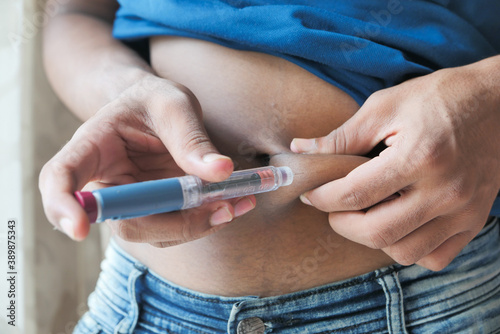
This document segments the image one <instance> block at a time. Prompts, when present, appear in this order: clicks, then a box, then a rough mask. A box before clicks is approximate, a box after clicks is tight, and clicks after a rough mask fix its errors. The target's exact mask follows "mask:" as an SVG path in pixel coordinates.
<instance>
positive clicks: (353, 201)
mask: <svg viewBox="0 0 500 334" xmlns="http://www.w3.org/2000/svg"><path fill="white" fill-rule="evenodd" d="M343 202H344V203H345V204H346V205H347V207H348V208H349V209H352V210H362V209H365V208H367V207H369V206H370V205H371V203H370V200H369V197H368V196H367V194H366V192H365V191H363V190H360V189H351V190H350V191H348V192H347V194H346V195H345V196H344V198H343Z"/></svg>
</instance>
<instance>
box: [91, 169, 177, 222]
mask: <svg viewBox="0 0 500 334" xmlns="http://www.w3.org/2000/svg"><path fill="white" fill-rule="evenodd" d="M92 194H93V195H94V197H95V199H96V201H97V202H98V206H99V211H100V212H99V213H98V218H97V222H102V221H105V220H106V219H114V220H116V219H129V218H135V217H141V216H147V215H153V214H157V213H162V212H171V211H177V210H180V209H182V207H183V206H184V196H183V191H182V186H181V182H180V181H179V179H178V178H171V179H163V180H156V181H148V182H140V183H132V184H126V185H121V186H116V187H109V188H104V189H99V190H94V191H92Z"/></svg>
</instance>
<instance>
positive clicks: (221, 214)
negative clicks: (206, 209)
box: [210, 207, 233, 226]
mask: <svg viewBox="0 0 500 334" xmlns="http://www.w3.org/2000/svg"><path fill="white" fill-rule="evenodd" d="M231 220H233V215H232V214H231V212H229V210H228V209H227V208H226V207H222V208H219V209H217V210H216V211H215V212H214V213H213V214H212V215H211V216H210V225H212V226H217V225H220V224H224V223H229V222H230V221H231Z"/></svg>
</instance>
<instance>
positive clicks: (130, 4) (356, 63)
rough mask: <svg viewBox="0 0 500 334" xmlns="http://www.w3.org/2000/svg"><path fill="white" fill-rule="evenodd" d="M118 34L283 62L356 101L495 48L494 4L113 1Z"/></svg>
mask: <svg viewBox="0 0 500 334" xmlns="http://www.w3.org/2000/svg"><path fill="white" fill-rule="evenodd" d="M119 2H120V5H121V8H120V9H119V10H118V12H117V15H116V20H115V25H114V31H113V34H114V36H115V37H116V38H119V39H129V40H130V39H138V38H144V37H149V36H153V35H176V36H185V37H192V38H197V39H203V40H207V41H211V42H215V43H218V44H221V45H224V46H227V47H231V48H235V49H240V50H252V51H258V52H264V53H268V54H272V55H275V56H279V57H282V58H285V59H287V60H289V61H291V62H293V63H295V64H298V65H299V66H302V67H303V68H305V69H307V70H308V71H310V72H312V73H314V74H315V75H317V76H319V77H320V78H322V79H323V80H325V81H327V82H329V83H331V84H333V85H335V86H337V87H339V88H341V89H342V90H344V91H345V92H347V93H348V94H349V95H351V96H352V97H353V98H354V99H355V100H356V101H357V102H358V104H360V105H361V104H363V102H364V101H365V100H366V98H367V97H368V96H369V95H371V94H372V93H373V92H375V91H377V90H380V89H383V88H387V87H390V86H394V85H396V84H398V83H401V82H403V81H405V80H407V79H410V78H412V77H416V76H421V75H424V74H428V73H430V72H432V71H435V70H437V69H440V68H444V67H455V66H461V65H465V64H469V63H473V62H476V61H478V60H481V59H484V58H487V57H490V56H493V55H496V54H499V53H500V1H499V0H432V1H431V0H292V1H281V0H277V1H263V0H225V1H224V0H218V1H217V0H214V1H205V0H197V1H188V0H141V1H138V0H119Z"/></svg>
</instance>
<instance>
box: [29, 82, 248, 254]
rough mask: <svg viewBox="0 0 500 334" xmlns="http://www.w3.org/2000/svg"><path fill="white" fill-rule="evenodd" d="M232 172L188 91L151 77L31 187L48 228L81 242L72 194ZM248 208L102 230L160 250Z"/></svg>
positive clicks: (234, 205) (216, 207) (82, 226)
mask: <svg viewBox="0 0 500 334" xmlns="http://www.w3.org/2000/svg"><path fill="white" fill-rule="evenodd" d="M232 171H233V162H232V161H231V159H230V158H228V157H226V156H223V155H220V154H219V153H218V151H217V149H216V148H215V147H214V146H213V144H212V143H211V141H210V139H209V138H208V136H207V133H206V131H205V129H204V126H203V123H202V116H201V107H200V104H199V102H198V100H197V99H196V97H195V96H194V95H193V94H192V92H191V91H189V89H187V88H186V87H184V86H181V85H179V84H176V83H173V82H171V81H168V80H164V79H160V78H158V77H155V76H153V75H150V76H147V77H146V78H144V79H143V80H141V81H140V82H137V83H135V84H134V85H133V86H131V87H130V88H129V89H127V90H126V91H124V92H123V93H122V94H121V95H120V96H119V97H118V98H116V99H115V100H114V101H112V102H110V103H109V104H107V105H106V106H105V107H103V108H102V109H101V110H100V111H98V112H97V113H96V114H95V115H94V116H93V117H91V118H90V119H89V120H88V121H87V122H85V123H84V124H83V125H82V126H81V127H80V128H79V129H78V130H77V131H76V133H75V134H74V136H73V138H71V140H70V141H69V142H68V143H67V144H66V145H65V146H64V147H63V148H62V149H61V150H60V151H59V152H58V153H57V154H56V155H55V156H54V157H53V158H52V159H51V160H50V161H49V162H47V164H45V166H44V167H43V169H42V171H41V173H40V180H39V187H40V192H41V194H42V201H43V205H44V209H45V213H46V215H47V217H48V219H49V221H50V222H51V223H52V224H53V225H54V226H56V228H58V229H60V230H62V231H64V232H65V233H66V234H67V235H68V236H70V237H71V238H73V239H75V240H83V239H84V238H85V237H86V236H87V234H88V232H89V228H90V224H89V220H88V218H87V215H86V213H85V211H84V210H83V209H82V207H81V206H80V205H79V204H78V202H77V201H76V199H75V198H74V196H73V193H74V192H75V191H77V190H81V189H82V188H84V187H86V189H96V188H100V187H106V186H112V185H119V184H126V183H132V182H140V181H146V180H153V179H160V178H167V177H177V176H182V175H184V174H186V173H187V174H194V175H197V176H199V177H200V178H202V179H204V180H207V181H212V182H217V181H222V180H224V179H226V178H227V177H228V176H229V175H230V174H231V173H232ZM254 207H255V197H254V196H248V197H244V198H240V199H233V200H229V201H219V202H214V203H209V204H206V205H204V206H202V207H200V208H196V209H191V210H186V211H182V212H174V213H165V214H159V215H154V216H149V217H143V218H140V219H130V220H126V221H111V222H109V224H110V226H111V228H112V229H113V231H114V232H115V233H116V234H117V235H118V236H119V237H121V238H123V239H125V240H128V241H133V242H148V243H151V244H152V245H154V246H158V247H166V246H170V245H175V244H179V243H183V242H186V241H190V240H194V239H197V238H200V237H203V236H205V235H208V234H210V233H213V232H214V231H216V230H217V229H219V228H221V227H222V226H223V225H225V223H228V222H230V221H231V220H232V219H233V218H234V217H238V216H240V215H242V214H244V213H246V212H248V211H250V210H251V209H253V208H254Z"/></svg>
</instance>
